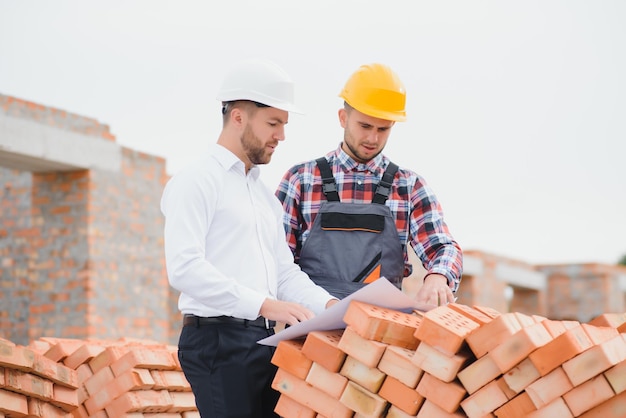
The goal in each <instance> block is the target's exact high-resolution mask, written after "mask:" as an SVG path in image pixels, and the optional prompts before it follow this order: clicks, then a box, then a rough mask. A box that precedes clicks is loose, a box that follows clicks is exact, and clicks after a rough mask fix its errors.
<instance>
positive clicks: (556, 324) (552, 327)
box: [541, 319, 567, 338]
mask: <svg viewBox="0 0 626 418" xmlns="http://www.w3.org/2000/svg"><path fill="white" fill-rule="evenodd" d="M541 323H542V324H543V326H544V327H545V328H546V331H548V333H549V334H550V335H551V336H552V338H556V337H558V336H559V335H561V334H563V333H564V332H565V331H567V328H565V323H563V321H553V320H551V319H544V320H543V321H541Z"/></svg>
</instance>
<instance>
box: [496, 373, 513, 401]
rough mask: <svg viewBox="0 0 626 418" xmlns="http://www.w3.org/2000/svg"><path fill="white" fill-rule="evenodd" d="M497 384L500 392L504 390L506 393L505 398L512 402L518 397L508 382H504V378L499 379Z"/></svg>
mask: <svg viewBox="0 0 626 418" xmlns="http://www.w3.org/2000/svg"><path fill="white" fill-rule="evenodd" d="M496 383H497V384H498V387H499V388H500V390H502V393H504V396H506V398H507V399H508V400H511V399H513V398H514V397H515V396H517V394H518V392H516V391H514V390H513V389H511V388H510V387H509V385H508V384H507V383H506V380H504V379H503V378H502V377H499V378H497V379H496Z"/></svg>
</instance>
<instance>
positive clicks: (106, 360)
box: [89, 346, 129, 373]
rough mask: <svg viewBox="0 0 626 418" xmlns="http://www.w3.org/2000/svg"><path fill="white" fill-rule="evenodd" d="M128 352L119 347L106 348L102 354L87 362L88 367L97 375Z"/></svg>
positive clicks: (126, 349) (124, 348)
mask: <svg viewBox="0 0 626 418" xmlns="http://www.w3.org/2000/svg"><path fill="white" fill-rule="evenodd" d="M128 350H129V349H128V348H126V347H120V346H111V347H107V348H106V349H105V350H104V351H103V352H101V353H100V354H98V355H96V356H95V357H94V358H92V359H91V360H89V367H90V368H91V371H92V372H93V373H97V372H98V371H100V370H101V369H103V368H104V367H109V366H110V365H111V364H113V362H115V361H116V360H118V359H120V358H121V357H122V356H123V355H124V354H126V353H127V352H128Z"/></svg>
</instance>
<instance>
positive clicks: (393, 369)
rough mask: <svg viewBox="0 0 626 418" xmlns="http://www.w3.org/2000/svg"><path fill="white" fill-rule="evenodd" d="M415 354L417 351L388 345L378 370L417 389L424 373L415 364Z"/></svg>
mask: <svg viewBox="0 0 626 418" xmlns="http://www.w3.org/2000/svg"><path fill="white" fill-rule="evenodd" d="M414 354H415V351H413V350H409V349H408V348H403V347H397V346H394V345H388V346H387V348H386V349H385V352H384V353H383V356H382V357H381V359H380V362H379V363H378V370H380V371H381V372H383V373H385V374H386V375H388V376H392V377H395V378H396V379H398V380H399V381H400V382H402V383H404V384H405V385H407V386H409V387H411V388H413V389H415V387H416V386H417V382H419V380H420V378H421V377H422V374H423V373H424V371H423V370H422V369H420V368H419V367H417V366H416V365H415V364H414V363H413V361H412V358H413V355H414Z"/></svg>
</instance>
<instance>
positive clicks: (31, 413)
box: [28, 398, 88, 418]
mask: <svg viewBox="0 0 626 418" xmlns="http://www.w3.org/2000/svg"><path fill="white" fill-rule="evenodd" d="M28 417H29V418H35V417H36V418H72V417H77V418H82V417H88V416H87V415H83V416H81V415H76V414H71V413H69V412H66V411H64V410H62V409H60V408H57V407H56V406H54V405H52V404H51V403H49V402H47V401H43V400H41V399H35V398H29V399H28Z"/></svg>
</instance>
